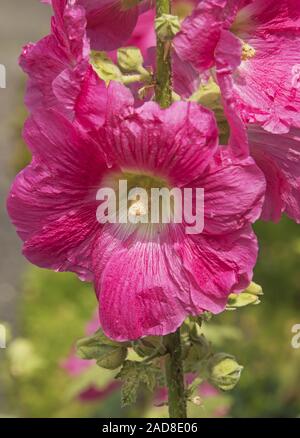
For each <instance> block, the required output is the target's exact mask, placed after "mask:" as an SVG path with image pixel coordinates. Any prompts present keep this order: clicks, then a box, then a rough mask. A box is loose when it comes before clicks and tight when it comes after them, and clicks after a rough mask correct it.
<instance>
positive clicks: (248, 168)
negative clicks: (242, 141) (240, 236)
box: [193, 150, 265, 235]
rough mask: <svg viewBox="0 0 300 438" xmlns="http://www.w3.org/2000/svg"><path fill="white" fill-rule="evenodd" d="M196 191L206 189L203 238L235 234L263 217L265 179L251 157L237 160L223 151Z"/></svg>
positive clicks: (197, 183) (195, 183)
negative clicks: (209, 235) (233, 232)
mask: <svg viewBox="0 0 300 438" xmlns="http://www.w3.org/2000/svg"><path fill="white" fill-rule="evenodd" d="M193 187H201V188H203V189H204V231H203V232H204V234H212V235H219V234H223V233H228V232H232V231H235V230H238V229H240V228H244V227H245V225H246V224H249V223H254V222H255V221H256V220H257V219H259V217H260V215H261V210H262V206H263V202H264V195H265V178H264V175H263V173H262V172H261V171H260V169H259V168H258V167H257V165H256V164H255V162H254V160H253V159H252V158H250V157H248V158H245V159H243V160H241V159H235V158H234V157H233V156H232V154H231V153H230V152H229V151H227V150H223V151H221V152H220V153H218V154H217V155H216V156H215V157H214V160H213V161H212V163H211V164H210V166H209V167H208V169H207V170H206V171H205V172H204V174H203V175H202V176H201V177H200V178H198V179H196V180H195V181H193Z"/></svg>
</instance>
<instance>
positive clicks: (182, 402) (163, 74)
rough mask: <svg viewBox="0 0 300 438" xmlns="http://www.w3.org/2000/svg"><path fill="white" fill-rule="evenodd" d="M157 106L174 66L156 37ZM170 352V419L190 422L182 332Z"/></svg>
mask: <svg viewBox="0 0 300 438" xmlns="http://www.w3.org/2000/svg"><path fill="white" fill-rule="evenodd" d="M170 13H171V0H156V18H159V17H160V16H161V15H162V14H170ZM156 45H157V48H156V86H155V98H156V102H157V103H159V104H160V106H161V107H162V108H168V107H169V106H170V105H171V104H172V63H171V51H170V44H169V43H166V42H164V41H162V40H161V39H160V37H159V35H158V34H157V42H156ZM164 343H165V345H166V347H167V350H168V355H167V357H166V379H167V386H168V394H169V416H170V418H187V410H186V396H185V386H184V372H183V361H182V351H181V337H180V329H178V330H177V331H176V332H175V333H171V334H170V335H167V336H165V338H164Z"/></svg>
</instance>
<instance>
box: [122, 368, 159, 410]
mask: <svg viewBox="0 0 300 438" xmlns="http://www.w3.org/2000/svg"><path fill="white" fill-rule="evenodd" d="M159 373H160V370H159V369H158V368H156V367H154V366H153V365H151V364H147V363H143V362H134V361H130V360H127V361H125V362H124V365H123V367H122V369H121V371H120V372H119V374H118V375H117V376H116V378H117V379H121V380H122V382H123V384H122V391H121V401H122V406H123V407H124V406H128V405H131V404H133V403H135V402H136V399H137V392H138V389H139V386H140V384H144V385H145V386H146V387H147V388H148V389H149V391H151V392H153V391H154V389H155V387H156V386H157V382H158V380H159Z"/></svg>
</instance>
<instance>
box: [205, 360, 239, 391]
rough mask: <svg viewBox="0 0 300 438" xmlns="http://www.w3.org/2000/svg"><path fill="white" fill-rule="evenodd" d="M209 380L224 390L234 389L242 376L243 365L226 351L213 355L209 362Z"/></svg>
mask: <svg viewBox="0 0 300 438" xmlns="http://www.w3.org/2000/svg"><path fill="white" fill-rule="evenodd" d="M207 370H208V379H209V381H210V382H211V383H212V384H213V385H215V386H217V387H218V388H220V389H223V390H224V391H229V390H230V389H233V388H234V387H235V386H236V384H237V383H238V381H239V380H240V377H241V372H242V370H243V367H242V366H241V365H239V364H238V363H237V362H236V360H235V358H234V357H233V356H230V355H228V354H226V353H217V354H215V355H213V356H212V357H211V358H210V359H209V361H208V364H207Z"/></svg>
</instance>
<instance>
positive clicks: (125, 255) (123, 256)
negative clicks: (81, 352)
mask: <svg viewBox="0 0 300 438" xmlns="http://www.w3.org/2000/svg"><path fill="white" fill-rule="evenodd" d="M93 260H94V269H95V287H96V292H97V295H98V299H99V301H100V321H101V326H102V328H103V330H104V332H105V333H106V335H107V336H109V337H111V338H113V339H116V340H118V341H124V340H134V339H138V338H140V337H142V336H147V335H154V336H160V335H165V334H167V333H170V332H174V331H175V330H176V329H177V328H178V327H179V326H180V325H181V324H182V322H183V320H184V319H185V317H186V315H187V314H188V313H191V312H192V306H191V302H190V296H189V284H188V282H187V279H186V277H185V274H184V272H183V268H182V266H181V262H180V259H179V257H178V256H176V254H175V253H174V251H173V242H172V241H171V240H170V239H169V238H168V235H165V234H164V237H163V236H162V235H157V236H156V237H155V238H153V239H146V238H143V237H138V236H137V235H136V234H135V233H134V232H133V233H130V232H128V230H125V231H124V229H122V228H117V227H113V226H111V225H110V226H106V227H105V229H104V231H103V233H102V235H101V238H100V239H99V242H98V243H97V244H96V245H95V248H94V253H93ZM200 310H201V309H199V311H200Z"/></svg>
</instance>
